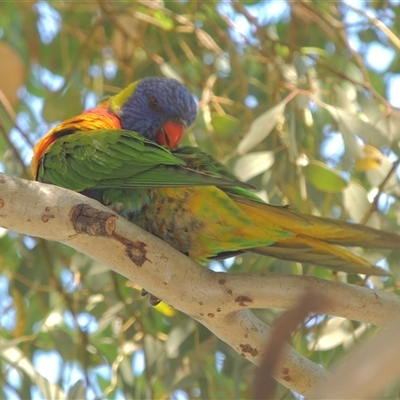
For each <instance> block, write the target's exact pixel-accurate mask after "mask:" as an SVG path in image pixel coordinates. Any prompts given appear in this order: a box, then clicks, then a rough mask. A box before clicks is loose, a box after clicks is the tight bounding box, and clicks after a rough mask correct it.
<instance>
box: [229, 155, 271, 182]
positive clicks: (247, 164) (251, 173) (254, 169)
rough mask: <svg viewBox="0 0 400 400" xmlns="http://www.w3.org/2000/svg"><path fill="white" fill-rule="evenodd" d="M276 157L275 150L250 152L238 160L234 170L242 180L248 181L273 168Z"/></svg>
mask: <svg viewBox="0 0 400 400" xmlns="http://www.w3.org/2000/svg"><path fill="white" fill-rule="evenodd" d="M274 159H275V158H274V152H273V151H258V152H255V153H249V154H246V155H244V156H242V157H240V158H239V159H238V160H237V162H236V164H235V166H234V168H233V171H234V173H235V175H236V176H237V177H238V178H239V179H240V180H242V181H248V180H250V179H252V178H254V177H255V176H257V175H259V174H261V173H263V172H265V171H266V170H268V169H269V168H271V166H272V165H273V164H274Z"/></svg>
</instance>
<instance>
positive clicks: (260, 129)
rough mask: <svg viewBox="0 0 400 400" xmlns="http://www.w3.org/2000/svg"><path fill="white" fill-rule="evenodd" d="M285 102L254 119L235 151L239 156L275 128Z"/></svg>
mask: <svg viewBox="0 0 400 400" xmlns="http://www.w3.org/2000/svg"><path fill="white" fill-rule="evenodd" d="M286 103H287V101H286V100H282V101H281V102H280V103H278V104H277V105H276V106H275V107H273V108H271V109H269V110H268V111H266V112H265V113H263V114H261V115H260V116H259V117H258V118H256V119H255V120H254V121H253V123H252V124H251V126H250V130H249V131H248V132H247V133H246V135H245V136H244V138H243V139H242V140H241V141H240V143H239V145H238V148H237V151H238V153H239V154H244V153H247V152H248V151H249V150H251V149H252V148H253V147H255V146H257V145H258V144H259V143H261V142H262V141H263V140H264V139H265V138H266V137H267V136H268V135H269V134H270V133H271V131H272V129H274V128H275V126H276V124H277V123H278V121H279V120H280V118H281V117H282V115H283V113H284V111H285V107H286Z"/></svg>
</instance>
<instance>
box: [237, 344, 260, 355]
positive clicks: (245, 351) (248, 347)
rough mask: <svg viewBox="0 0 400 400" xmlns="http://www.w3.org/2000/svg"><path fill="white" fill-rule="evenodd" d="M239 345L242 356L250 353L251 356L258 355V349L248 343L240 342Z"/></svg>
mask: <svg viewBox="0 0 400 400" xmlns="http://www.w3.org/2000/svg"><path fill="white" fill-rule="evenodd" d="M239 347H240V349H241V350H242V356H246V354H250V355H251V356H253V357H255V356H256V355H258V350H257V349H256V348H254V347H252V346H251V345H250V344H241V345H239Z"/></svg>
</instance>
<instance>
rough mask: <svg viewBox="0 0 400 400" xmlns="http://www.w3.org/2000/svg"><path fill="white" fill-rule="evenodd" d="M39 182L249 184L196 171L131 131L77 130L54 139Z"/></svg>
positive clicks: (79, 186)
mask: <svg viewBox="0 0 400 400" xmlns="http://www.w3.org/2000/svg"><path fill="white" fill-rule="evenodd" d="M37 176H38V180H39V181H42V182H48V183H52V184H55V185H58V186H62V187H66V188H68V189H71V190H75V191H82V190H85V189H109V188H156V187H183V186H211V185H213V186H218V187H225V186H235V185H237V186H241V187H246V188H251V186H250V185H247V184H245V183H242V182H240V181H238V180H237V179H236V178H234V177H233V176H232V177H231V176H228V177H226V176H223V174H219V173H211V171H210V173H209V172H207V171H204V170H203V171H201V170H200V169H193V168H191V167H190V165H187V162H186V161H185V157H183V155H181V154H172V153H171V152H170V151H169V150H167V149H165V148H163V147H161V146H159V145H157V144H156V143H154V142H152V141H149V140H147V139H145V138H144V137H143V136H141V135H139V134H137V133H135V132H131V131H127V130H110V129H98V130H93V131H84V132H83V131H82V132H81V131H77V132H74V133H73V134H71V135H65V136H62V137H60V138H58V139H57V140H56V141H54V142H53V143H52V144H51V145H50V146H49V147H48V149H47V150H46V152H45V153H44V155H43V157H42V158H41V160H40V161H39V167H38V175H37Z"/></svg>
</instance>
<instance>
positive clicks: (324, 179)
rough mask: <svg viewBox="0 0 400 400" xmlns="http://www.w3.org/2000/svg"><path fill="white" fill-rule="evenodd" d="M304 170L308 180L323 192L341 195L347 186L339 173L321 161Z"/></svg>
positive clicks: (314, 162)
mask: <svg viewBox="0 0 400 400" xmlns="http://www.w3.org/2000/svg"><path fill="white" fill-rule="evenodd" d="M303 170H304V175H305V176H306V178H307V180H308V181H309V182H310V183H311V184H312V185H313V186H314V187H316V188H317V189H319V190H321V191H322V192H326V193H339V192H341V191H343V189H344V188H345V187H346V186H347V181H346V180H345V179H344V178H343V177H342V176H341V175H340V174H339V172H337V171H336V170H334V169H333V168H330V167H328V166H327V165H326V164H324V163H322V162H320V161H312V162H310V163H309V164H308V165H306V166H305V167H304V169H303Z"/></svg>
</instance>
